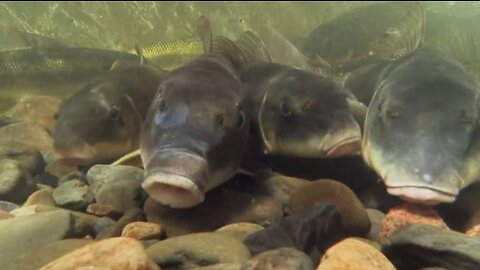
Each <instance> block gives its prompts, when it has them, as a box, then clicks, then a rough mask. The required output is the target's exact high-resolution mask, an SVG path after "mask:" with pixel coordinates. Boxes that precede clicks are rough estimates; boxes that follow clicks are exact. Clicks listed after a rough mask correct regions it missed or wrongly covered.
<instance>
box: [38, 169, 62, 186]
mask: <svg viewBox="0 0 480 270" xmlns="http://www.w3.org/2000/svg"><path fill="white" fill-rule="evenodd" d="M33 182H35V183H37V184H41V185H45V186H49V187H52V188H54V187H56V186H58V177H56V176H54V175H51V174H50V173H47V172H42V173H39V174H37V175H35V177H33Z"/></svg>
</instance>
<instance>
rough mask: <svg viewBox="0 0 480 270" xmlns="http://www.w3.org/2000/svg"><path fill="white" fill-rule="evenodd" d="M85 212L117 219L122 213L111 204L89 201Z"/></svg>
mask: <svg viewBox="0 0 480 270" xmlns="http://www.w3.org/2000/svg"><path fill="white" fill-rule="evenodd" d="M87 213H90V214H93V215H96V216H99V217H109V218H113V219H119V218H120V217H121V216H122V213H121V212H119V211H117V210H115V209H114V208H113V206H111V205H105V204H98V203H91V204H89V205H88V207H87Z"/></svg>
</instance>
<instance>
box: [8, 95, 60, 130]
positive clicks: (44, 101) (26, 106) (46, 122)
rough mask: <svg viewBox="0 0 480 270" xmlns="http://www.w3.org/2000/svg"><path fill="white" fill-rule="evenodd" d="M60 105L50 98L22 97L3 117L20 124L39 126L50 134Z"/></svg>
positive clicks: (56, 99) (57, 101) (58, 100)
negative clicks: (26, 123)
mask: <svg viewBox="0 0 480 270" xmlns="http://www.w3.org/2000/svg"><path fill="white" fill-rule="evenodd" d="M60 103H61V100H60V99H58V98H56V97H51V96H32V97H22V98H20V100H19V101H18V102H17V104H16V105H15V106H14V107H13V108H12V109H10V110H9V111H7V112H6V113H5V115H6V116H8V117H10V118H12V119H15V120H18V121H21V122H28V123H36V124H39V125H41V126H42V127H44V128H46V129H48V130H50V132H51V131H52V130H53V126H54V124H55V119H54V115H55V113H57V111H58V107H59V106H60Z"/></svg>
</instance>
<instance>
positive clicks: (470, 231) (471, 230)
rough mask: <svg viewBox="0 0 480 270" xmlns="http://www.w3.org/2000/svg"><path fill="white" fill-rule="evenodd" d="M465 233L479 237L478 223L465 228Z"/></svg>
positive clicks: (479, 226) (479, 225) (479, 228)
mask: <svg viewBox="0 0 480 270" xmlns="http://www.w3.org/2000/svg"><path fill="white" fill-rule="evenodd" d="M465 234H466V235H468V236H473V237H478V238H480V224H477V225H474V226H472V227H470V228H469V229H467V231H466V232H465Z"/></svg>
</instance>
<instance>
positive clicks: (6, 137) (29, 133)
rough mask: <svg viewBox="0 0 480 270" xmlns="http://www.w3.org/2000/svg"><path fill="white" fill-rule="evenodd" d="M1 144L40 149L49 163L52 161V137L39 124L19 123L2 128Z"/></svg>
mask: <svg viewBox="0 0 480 270" xmlns="http://www.w3.org/2000/svg"><path fill="white" fill-rule="evenodd" d="M0 142H5V143H11V142H13V143H22V144H24V145H28V146H30V147H32V148H35V149H38V150H39V151H40V153H41V154H42V156H43V159H44V160H45V161H46V162H47V163H48V162H50V161H51V159H52V153H53V139H52V136H51V135H50V133H49V132H48V131H47V130H46V129H45V128H44V127H42V126H41V125H39V124H35V123H24V122H19V123H14V124H11V125H8V126H4V127H1V128H0Z"/></svg>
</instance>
